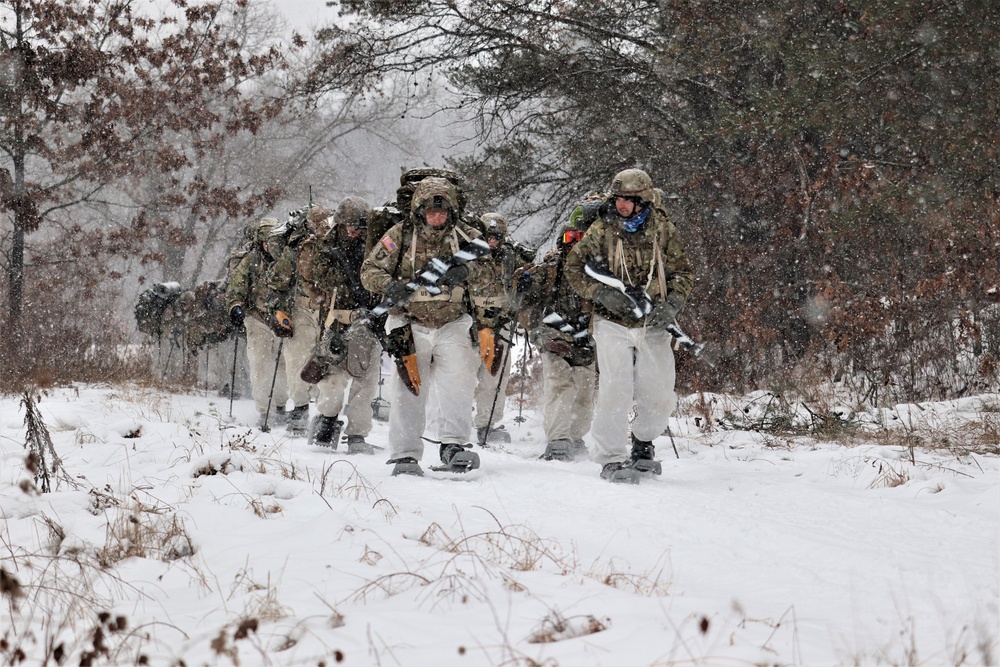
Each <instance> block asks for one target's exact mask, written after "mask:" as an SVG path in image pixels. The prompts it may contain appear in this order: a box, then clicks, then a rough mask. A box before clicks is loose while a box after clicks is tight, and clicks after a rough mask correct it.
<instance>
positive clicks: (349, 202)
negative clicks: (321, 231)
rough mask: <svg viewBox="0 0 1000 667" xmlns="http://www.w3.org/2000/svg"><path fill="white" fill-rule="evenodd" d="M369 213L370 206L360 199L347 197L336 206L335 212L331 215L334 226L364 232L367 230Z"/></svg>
mask: <svg viewBox="0 0 1000 667" xmlns="http://www.w3.org/2000/svg"><path fill="white" fill-rule="evenodd" d="M370 213H371V206H369V205H368V202H366V201H365V200H364V199H362V198H361V197H347V198H345V199H344V200H343V201H342V202H340V205H339V206H337V212H336V213H334V214H333V221H334V224H335V225H337V226H338V227H339V226H344V227H350V228H351V229H359V230H361V231H365V230H367V229H368V216H369V214H370Z"/></svg>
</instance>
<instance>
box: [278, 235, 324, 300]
mask: <svg viewBox="0 0 1000 667" xmlns="http://www.w3.org/2000/svg"><path fill="white" fill-rule="evenodd" d="M313 238H314V236H313V233H312V232H311V231H309V229H308V228H307V227H306V226H305V224H304V223H302V224H295V225H291V224H290V223H285V225H282V226H281V227H278V228H277V229H275V230H274V233H273V234H272V235H271V237H270V238H269V239H268V248H269V249H270V250H271V251H272V253H274V263H273V264H271V266H270V267H268V270H267V278H266V280H267V284H268V287H269V288H270V290H271V296H270V298H271V299H272V301H271V310H272V311H274V310H283V311H285V312H291V311H292V307H293V305H294V304H295V302H296V297H305V298H306V299H310V298H312V297H314V296H315V295H314V294H310V292H309V290H308V288H307V287H306V286H304V285H300V284H299V280H298V275H299V274H298V264H299V252H300V251H301V250H302V248H303V247H304V246H305V245H306V244H307V242H309V241H310V240H312V239H313ZM320 305H321V303H314V304H311V306H310V307H312V308H318V307H319V306H320Z"/></svg>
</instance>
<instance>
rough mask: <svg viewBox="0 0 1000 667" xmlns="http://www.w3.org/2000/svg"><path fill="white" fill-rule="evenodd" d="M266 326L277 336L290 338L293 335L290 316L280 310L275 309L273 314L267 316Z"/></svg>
mask: <svg viewBox="0 0 1000 667" xmlns="http://www.w3.org/2000/svg"><path fill="white" fill-rule="evenodd" d="M267 326H268V328H269V329H270V330H271V332H272V333H273V334H274V335H275V336H277V337H278V338H291V337H292V336H293V335H295V331H294V330H293V329H292V318H291V317H289V316H288V314H287V313H285V312H284V311H282V310H278V311H275V313H274V316H273V317H269V318H268V320H267Z"/></svg>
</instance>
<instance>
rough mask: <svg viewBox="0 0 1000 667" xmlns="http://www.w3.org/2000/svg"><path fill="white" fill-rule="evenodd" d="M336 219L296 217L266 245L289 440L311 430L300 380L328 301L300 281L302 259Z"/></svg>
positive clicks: (320, 214)
mask: <svg viewBox="0 0 1000 667" xmlns="http://www.w3.org/2000/svg"><path fill="white" fill-rule="evenodd" d="M332 215H333V211H331V210H330V209H328V208H326V207H324V206H309V207H308V208H305V209H299V210H297V211H293V212H292V213H291V214H290V215H289V217H288V220H287V221H286V222H285V223H284V224H283V225H281V226H280V227H276V228H275V230H274V231H273V232H272V233H271V237H270V238H269V239H268V243H269V244H271V245H272V246H273V247H272V252H274V253H275V258H274V264H272V265H271V267H270V269H269V270H268V274H267V281H268V286H269V287H270V288H271V290H272V294H273V295H274V302H273V317H272V320H271V324H272V325H273V326H272V329H273V330H274V331H275V333H276V335H278V336H280V337H283V338H285V341H284V356H285V380H286V383H287V385H288V397H289V398H290V399H291V400H292V403H293V404H294V407H293V408H292V409H291V410H290V411H289V412H288V427H287V431H286V432H287V434H288V435H290V436H304V435H306V434H307V431H308V428H309V397H310V391H311V385H310V384H309V383H307V382H305V381H304V380H303V379H302V369H303V367H304V366H305V365H306V362H308V361H309V358H310V357H311V356H312V353H313V349H314V348H315V346H316V343H318V342H319V337H320V323H319V312H320V310H321V309H322V308H324V307H325V299H326V296H325V295H324V294H323V293H322V292H320V291H318V290H316V289H314V288H312V287H311V286H309V285H308V284H306V283H305V282H304V281H300V280H299V279H298V278H299V275H298V256H299V252H300V251H301V250H302V248H303V247H304V246H305V245H306V243H307V242H308V241H309V240H310V239H312V238H313V237H315V236H323V235H324V234H325V233H326V231H327V229H328V226H327V222H326V221H327V219H328V218H329V217H330V216H332Z"/></svg>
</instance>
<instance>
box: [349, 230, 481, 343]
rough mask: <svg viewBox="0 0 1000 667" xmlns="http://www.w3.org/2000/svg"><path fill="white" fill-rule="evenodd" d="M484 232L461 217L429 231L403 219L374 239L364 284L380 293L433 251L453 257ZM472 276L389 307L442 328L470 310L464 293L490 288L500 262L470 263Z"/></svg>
mask: <svg viewBox="0 0 1000 667" xmlns="http://www.w3.org/2000/svg"><path fill="white" fill-rule="evenodd" d="M480 236H482V234H481V233H480V232H479V230H477V229H474V228H473V227H470V226H469V225H467V224H465V223H464V222H459V223H457V224H456V225H454V226H453V227H451V228H449V229H446V230H442V231H441V232H437V233H434V232H430V231H429V230H427V229H426V227H424V226H423V225H421V224H417V225H414V224H412V223H400V224H398V225H396V226H394V227H392V229H390V230H389V231H388V232H386V234H385V236H383V237H382V239H381V241H379V242H378V243H376V244H375V246H374V248H373V249H372V251H371V253H370V254H369V255H368V257H367V258H366V259H365V261H364V264H362V266H361V284H362V285H364V287H365V289H367V290H368V291H370V292H373V293H381V292H382V291H384V290H385V287H386V285H388V284H389V283H390V282H392V281H393V280H400V281H404V282H405V281H409V280H411V279H413V278H414V277H415V276H416V274H417V272H418V271H419V270H420V269H422V268H423V267H424V265H425V264H426V263H427V261H428V260H430V259H431V258H434V257H450V256H451V255H453V254H454V253H455V252H456V251H457V250H458V249H459V248H461V247H462V246H464V245H465V244H466V243H468V242H469V241H470V240H472V239H473V238H477V237H480ZM468 267H469V278H468V280H467V281H466V285H464V286H456V287H454V288H448V287H445V288H443V290H442V292H441V294H440V295H437V296H433V295H430V294H428V293H427V292H426V291H425V290H418V291H417V293H416V294H414V295H413V297H412V298H411V299H410V301H409V302H407V303H406V304H405V305H404V306H402V307H401V308H395V309H393V310H392V311H390V312H391V313H392V314H394V315H405V316H406V317H407V318H408V319H410V320H411V321H413V322H414V323H416V324H420V325H423V326H426V327H432V328H438V327H441V326H443V325H445V324H447V323H449V322H454V321H455V320H457V319H458V318H459V317H461V316H462V315H464V314H465V313H468V312H470V310H469V301H468V299H467V296H466V294H465V292H466V289H468V290H469V291H470V292H471V294H470V295H469V296H472V297H475V296H476V295H478V294H485V292H484V290H485V289H486V287H487V286H488V285H489V284H490V283H491V282H493V281H494V280H495V279H496V277H497V270H496V266H495V264H494V263H493V262H490V261H488V259H487V258H482V259H479V260H476V261H474V262H470V263H469V264H468Z"/></svg>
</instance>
